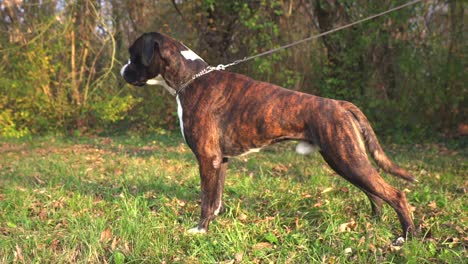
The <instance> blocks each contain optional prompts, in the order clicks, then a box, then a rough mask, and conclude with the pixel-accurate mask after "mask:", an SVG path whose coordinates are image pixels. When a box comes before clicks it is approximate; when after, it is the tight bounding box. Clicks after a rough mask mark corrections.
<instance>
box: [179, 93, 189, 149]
mask: <svg viewBox="0 0 468 264" xmlns="http://www.w3.org/2000/svg"><path fill="white" fill-rule="evenodd" d="M176 101H177V115H178V116H179V123H180V132H181V133H182V137H183V138H184V140H185V135H184V120H183V118H182V117H183V111H184V110H183V109H182V104H181V103H180V99H179V95H177V97H176ZM185 142H187V140H185Z"/></svg>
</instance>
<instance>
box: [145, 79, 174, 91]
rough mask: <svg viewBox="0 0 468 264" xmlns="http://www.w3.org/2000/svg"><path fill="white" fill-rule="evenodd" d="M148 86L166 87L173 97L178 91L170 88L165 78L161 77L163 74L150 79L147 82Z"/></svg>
mask: <svg viewBox="0 0 468 264" xmlns="http://www.w3.org/2000/svg"><path fill="white" fill-rule="evenodd" d="M146 84H148V85H161V86H162V87H164V89H166V90H167V91H168V92H169V93H170V94H171V95H172V96H174V95H175V94H176V90H175V89H174V88H172V87H170V86H169V85H168V84H167V83H166V81H165V80H164V78H163V77H162V76H161V74H159V75H158V76H156V77H154V78H153V79H149V80H147V81H146Z"/></svg>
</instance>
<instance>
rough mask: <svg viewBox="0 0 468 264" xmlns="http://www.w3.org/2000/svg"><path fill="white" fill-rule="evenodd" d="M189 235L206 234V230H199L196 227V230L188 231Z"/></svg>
mask: <svg viewBox="0 0 468 264" xmlns="http://www.w3.org/2000/svg"><path fill="white" fill-rule="evenodd" d="M187 233H189V234H205V233H206V229H204V228H198V226H196V227H194V228H190V229H189V230H187Z"/></svg>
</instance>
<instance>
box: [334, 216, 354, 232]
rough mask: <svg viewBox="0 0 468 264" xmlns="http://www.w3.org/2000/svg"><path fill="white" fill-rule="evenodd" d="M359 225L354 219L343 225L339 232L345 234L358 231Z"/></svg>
mask: <svg viewBox="0 0 468 264" xmlns="http://www.w3.org/2000/svg"><path fill="white" fill-rule="evenodd" d="M357 225H358V224H357V222H356V221H354V219H352V220H351V221H350V222H347V223H343V224H341V225H340V227H339V228H338V232H339V233H344V232H350V231H353V230H356V228H357Z"/></svg>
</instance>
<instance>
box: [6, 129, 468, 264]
mask: <svg viewBox="0 0 468 264" xmlns="http://www.w3.org/2000/svg"><path fill="white" fill-rule="evenodd" d="M386 149H387V152H388V154H389V155H390V156H392V157H393V158H394V159H395V160H396V161H397V162H398V163H399V164H401V165H402V166H403V167H405V168H407V169H409V170H410V171H411V172H412V173H413V174H415V175H416V176H417V178H418V179H419V181H420V182H419V183H418V184H416V185H414V186H411V185H407V184H406V183H404V182H402V181H400V180H398V179H395V178H394V177H391V176H389V175H385V178H386V179H387V180H388V181H389V182H391V183H392V184H393V185H394V186H396V187H398V188H400V189H406V191H407V192H408V193H407V196H408V199H409V201H410V203H411V205H412V206H414V212H413V214H414V218H415V224H416V225H417V227H418V228H420V229H421V231H420V233H419V235H418V236H417V237H415V238H413V239H412V240H411V241H409V242H407V243H406V244H405V245H404V246H403V247H401V248H399V247H393V246H391V241H392V240H393V239H394V238H395V237H396V235H397V234H399V233H400V225H399V222H398V220H397V217H396V215H395V213H394V211H393V210H392V209H391V208H390V207H388V206H385V207H384V211H383V217H382V220H381V221H375V220H373V219H372V218H371V217H370V206H369V203H368V201H367V198H366V197H365V195H364V194H362V193H361V192H360V191H359V190H357V189H356V188H354V187H352V186H351V185H350V184H348V183H347V182H346V181H344V180H343V179H341V178H340V177H338V176H337V175H336V174H334V173H333V171H331V170H330V169H329V168H328V167H327V166H326V165H325V163H324V161H323V160H322V158H321V157H320V156H319V154H314V155H312V156H306V157H304V156H299V155H296V154H295V153H294V151H293V150H294V143H292V142H290V143H285V144H280V145H276V146H272V147H268V148H266V149H264V150H263V151H262V152H260V153H259V154H251V155H249V156H247V157H242V158H238V159H233V160H232V162H231V163H230V167H229V170H228V176H227V180H226V188H225V194H224V203H225V209H224V212H223V213H222V214H221V215H220V216H219V217H218V218H217V219H216V220H215V221H214V222H213V223H212V225H211V228H210V232H209V233H208V234H206V235H188V234H186V232H185V231H186V230H187V229H189V228H191V227H193V226H194V225H195V224H196V222H197V220H198V216H199V209H200V208H199V203H200V200H199V176H198V168H197V166H196V162H195V159H194V157H193V155H192V153H191V152H190V150H189V149H188V148H187V147H186V146H185V145H184V144H183V143H182V139H181V137H180V136H179V135H178V134H166V135H157V136H154V137H151V138H139V137H131V136H125V137H123V136H122V137H111V138H80V139H64V138H54V137H43V138H35V139H33V140H29V141H14V140H3V141H0V156H1V158H0V263H13V262H17V263H18V262H19V263H106V262H107V263H216V262H221V263H239V262H240V263H320V262H323V263H418V264H419V263H463V262H464V261H463V259H465V261H466V259H467V257H468V255H467V247H468V235H467V232H468V227H467V220H468V216H467V209H468V206H467V201H468V199H467V194H466V192H467V188H468V177H467V176H468V172H467V159H466V157H467V156H466V154H467V153H466V150H459V151H458V152H457V151H454V150H448V149H446V148H444V147H442V146H440V145H423V146H408V147H402V146H387V148H386ZM346 223H348V224H346ZM345 227H346V228H345ZM347 252H348V253H347ZM465 263H466V262H465Z"/></svg>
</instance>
